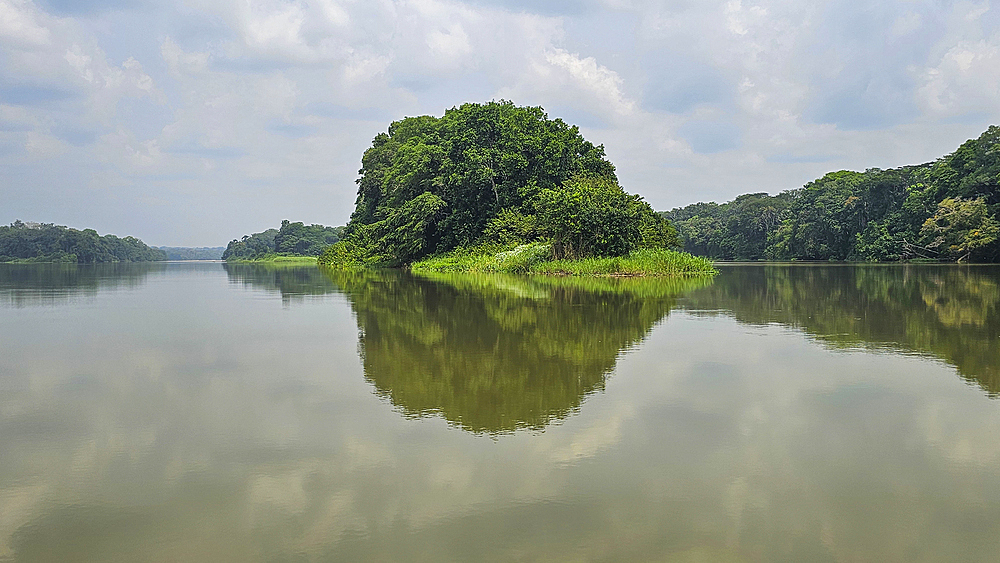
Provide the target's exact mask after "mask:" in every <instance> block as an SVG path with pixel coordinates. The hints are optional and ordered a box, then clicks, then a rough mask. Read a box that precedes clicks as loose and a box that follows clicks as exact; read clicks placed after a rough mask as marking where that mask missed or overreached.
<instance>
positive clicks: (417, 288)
mask: <svg viewBox="0 0 1000 563" xmlns="http://www.w3.org/2000/svg"><path fill="white" fill-rule="evenodd" d="M328 275H329V276H330V278H331V279H332V280H333V281H334V282H335V283H336V284H337V285H338V286H340V287H341V288H342V289H343V290H344V292H345V293H346V294H347V296H348V299H349V301H350V303H351V306H352V308H353V309H354V313H355V316H356V318H357V321H358V327H359V330H360V333H361V336H360V345H359V350H360V355H361V357H362V360H363V362H364V369H365V377H366V378H367V379H368V380H369V381H370V382H371V383H372V384H373V385H374V386H375V389H376V390H377V393H378V394H379V395H381V396H383V397H386V398H388V399H389V400H390V401H391V402H392V403H393V404H394V405H395V406H396V407H398V408H399V409H400V410H401V411H402V412H403V413H404V414H405V415H406V416H414V417H419V416H425V415H430V414H440V415H441V416H443V417H444V418H445V419H447V420H448V421H449V422H451V423H453V424H455V425H458V426H459V427H461V428H464V429H466V430H469V431H472V432H476V433H490V434H495V433H504V432H511V431H514V430H517V429H519V428H531V429H535V430H540V429H542V428H544V427H545V426H546V425H547V424H549V423H551V422H552V421H554V420H558V419H563V418H565V417H566V416H567V415H569V414H570V413H572V412H574V411H576V410H577V409H578V408H579V406H580V403H581V402H582V400H583V398H584V397H586V396H587V395H588V394H590V393H593V392H595V391H598V390H601V389H603V388H604V382H605V378H606V377H607V376H608V374H609V373H611V371H612V370H613V369H614V367H615V363H616V361H617V359H618V356H619V353H620V352H621V351H622V350H625V349H627V348H629V347H631V346H633V345H635V344H636V343H638V342H640V341H641V340H642V339H643V338H644V337H645V336H646V334H647V333H648V332H649V330H650V328H652V327H653V325H654V324H656V323H657V322H658V321H660V320H661V319H663V318H664V317H666V316H667V314H668V313H669V312H670V309H671V308H672V307H673V306H674V304H675V302H676V299H677V297H678V296H680V295H683V294H684V293H686V292H688V291H691V290H692V289H695V288H698V287H701V286H703V285H705V284H706V283H710V280H707V279H593V278H591V279H574V278H528V277H516V276H471V275H443V276H435V277H414V276H412V275H409V274H405V273H402V272H353V273H351V272H336V271H330V272H328Z"/></svg>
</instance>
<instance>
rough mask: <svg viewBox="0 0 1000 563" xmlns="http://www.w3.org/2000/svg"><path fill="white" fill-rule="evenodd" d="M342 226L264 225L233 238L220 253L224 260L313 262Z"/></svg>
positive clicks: (339, 235)
mask: <svg viewBox="0 0 1000 563" xmlns="http://www.w3.org/2000/svg"><path fill="white" fill-rule="evenodd" d="M343 231H344V227H327V226H324V225H306V224H304V223H302V222H295V223H293V222H291V221H289V220H287V219H285V220H284V221H282V222H281V228H278V229H267V230H265V231H262V232H259V233H253V234H252V235H244V236H243V238H242V239H233V240H232V241H230V242H229V245H228V246H227V247H226V250H225V251H224V252H223V253H222V259H223V260H225V261H227V262H272V263H289V264H294V263H303V262H306V263H313V264H314V263H316V258H317V256H319V255H320V253H322V252H323V250H324V249H325V248H327V247H329V246H330V245H331V244H333V243H335V242H337V241H339V240H340V237H341V234H342V233H343Z"/></svg>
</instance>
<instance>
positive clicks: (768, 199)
mask: <svg viewBox="0 0 1000 563" xmlns="http://www.w3.org/2000/svg"><path fill="white" fill-rule="evenodd" d="M998 213H1000V127H997V126H992V127H990V128H989V129H987V130H986V132H985V133H983V134H982V135H981V136H980V137H979V138H978V139H971V140H969V141H967V142H965V143H964V144H962V146H960V147H959V148H958V150H956V151H955V152H953V153H951V154H949V155H947V156H945V157H942V158H940V159H938V160H936V161H934V162H929V163H926V164H918V165H915V166H904V167H902V168H893V169H889V170H880V169H878V168H873V169H870V170H866V171H865V172H850V171H846V170H842V171H839V172H831V173H829V174H827V175H825V176H823V177H822V178H820V179H818V180H816V181H814V182H811V183H809V184H806V185H805V186H804V187H802V188H799V189H795V190H789V191H785V192H781V193H779V194H778V195H774V196H771V195H768V194H766V193H755V194H746V195H742V196H740V197H738V198H736V199H735V200H733V201H731V202H728V203H723V204H718V203H695V204H693V205H688V206H687V207H681V208H678V209H673V210H671V211H669V212H666V213H664V216H665V217H666V218H667V219H669V220H670V221H672V222H673V224H674V225H676V226H677V229H678V231H679V234H680V238H681V240H682V242H683V245H684V250H686V251H688V252H691V253H693V254H697V255H700V256H706V257H710V258H714V259H719V260H852V261H872V262H886V261H901V260H927V261H951V262H998V261H1000V217H998Z"/></svg>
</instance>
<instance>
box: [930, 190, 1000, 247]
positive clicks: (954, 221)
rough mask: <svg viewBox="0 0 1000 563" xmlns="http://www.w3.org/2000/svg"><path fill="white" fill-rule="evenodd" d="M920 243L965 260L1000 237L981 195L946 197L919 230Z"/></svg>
mask: <svg viewBox="0 0 1000 563" xmlns="http://www.w3.org/2000/svg"><path fill="white" fill-rule="evenodd" d="M920 234H921V235H922V236H923V237H924V241H923V242H924V246H925V247H926V248H930V249H936V250H938V251H939V252H941V253H942V255H944V256H947V257H950V258H955V259H957V260H958V261H959V262H966V261H968V260H969V258H970V257H972V256H973V255H974V254H977V253H979V252H980V251H982V250H983V249H986V248H988V247H990V246H991V245H993V244H995V243H996V242H997V237H998V236H1000V223H998V222H997V220H996V219H995V218H993V217H992V216H991V215H990V213H989V208H988V207H987V205H986V202H985V201H983V199H982V198H978V199H971V200H969V199H961V198H946V199H945V200H944V201H942V202H941V203H939V204H938V208H937V212H936V213H934V215H933V216H932V217H929V218H928V219H927V220H926V221H924V224H923V226H922V227H921V229H920Z"/></svg>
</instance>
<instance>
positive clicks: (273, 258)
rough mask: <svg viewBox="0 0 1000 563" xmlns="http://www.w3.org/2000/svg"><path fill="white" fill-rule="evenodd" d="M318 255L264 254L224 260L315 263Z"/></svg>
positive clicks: (234, 261) (237, 262) (249, 262)
mask: <svg viewBox="0 0 1000 563" xmlns="http://www.w3.org/2000/svg"><path fill="white" fill-rule="evenodd" d="M318 258H319V257H318V256H301V255H285V254H265V255H263V256H258V257H257V258H238V259H229V260H226V262H228V263H229V264H260V263H268V264H315V263H316V261H317V259H318Z"/></svg>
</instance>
